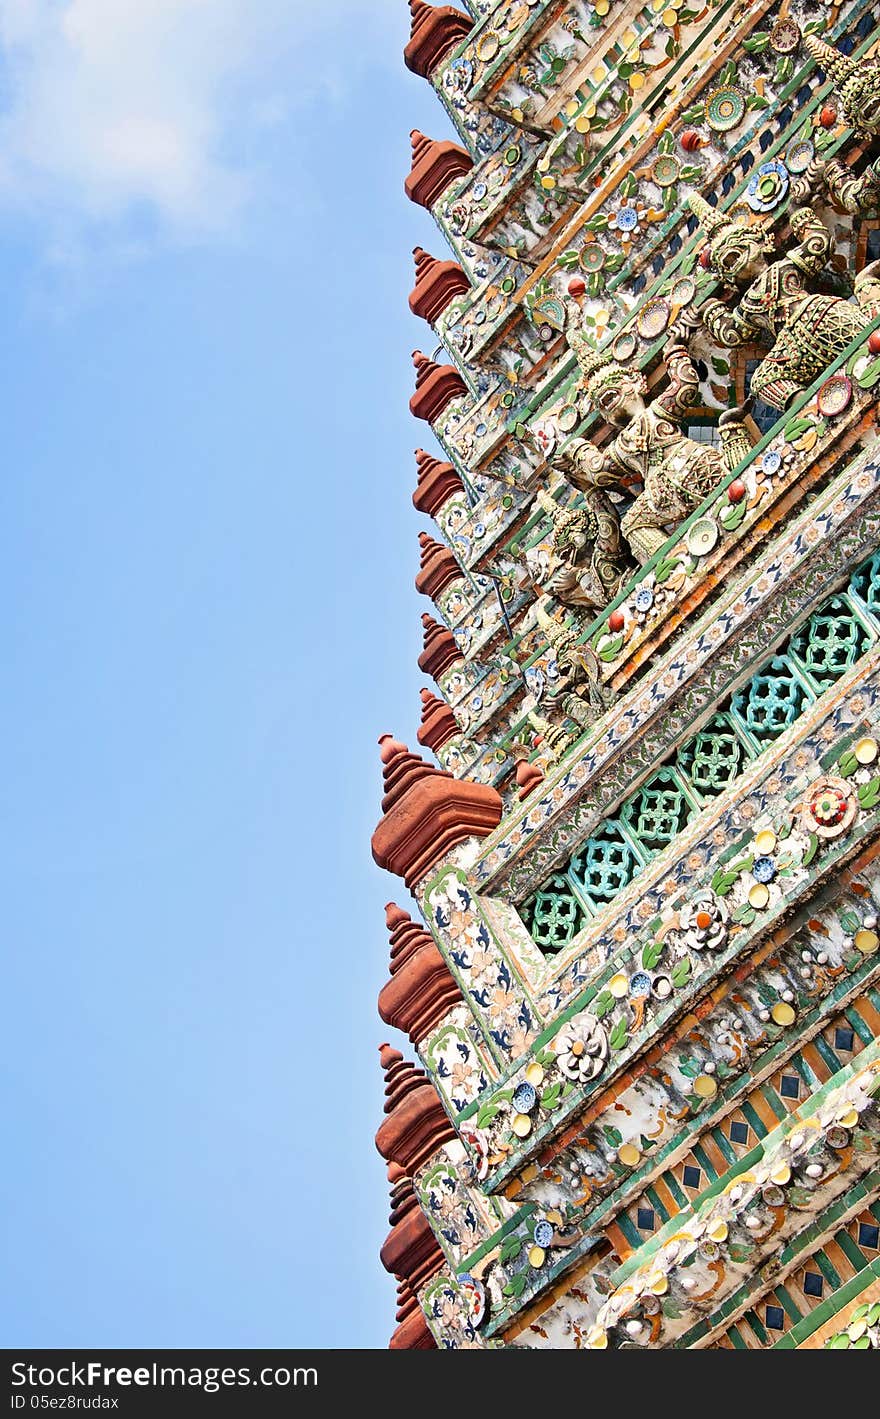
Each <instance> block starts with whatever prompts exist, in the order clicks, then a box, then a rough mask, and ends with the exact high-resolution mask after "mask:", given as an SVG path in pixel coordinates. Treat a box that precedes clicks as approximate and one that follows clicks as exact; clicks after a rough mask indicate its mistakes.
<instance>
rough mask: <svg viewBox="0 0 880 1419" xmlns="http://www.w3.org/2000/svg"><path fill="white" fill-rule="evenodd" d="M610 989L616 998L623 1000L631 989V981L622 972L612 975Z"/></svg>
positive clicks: (609, 983)
mask: <svg viewBox="0 0 880 1419" xmlns="http://www.w3.org/2000/svg"><path fill="white" fill-rule="evenodd" d="M608 989H609V990H610V991H611V994H612V995H613V996H614V999H615V1000H622V999H623V997H624V996H625V995H626V993H627V991H628V990H629V981H628V980H627V978H626V976H625V975H623V973H622V972H621V973H620V974H619V975H616V976H612V977H611V979H610V981H609V982H608Z"/></svg>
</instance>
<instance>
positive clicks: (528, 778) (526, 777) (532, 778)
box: [516, 759, 544, 803]
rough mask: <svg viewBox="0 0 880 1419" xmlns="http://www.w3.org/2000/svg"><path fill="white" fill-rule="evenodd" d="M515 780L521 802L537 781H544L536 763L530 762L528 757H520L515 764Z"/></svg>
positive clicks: (536, 784) (535, 785) (536, 785)
mask: <svg viewBox="0 0 880 1419" xmlns="http://www.w3.org/2000/svg"><path fill="white" fill-rule="evenodd" d="M516 781H517V783H518V784H519V799H520V802H521V803H522V802H523V800H524V799H526V798H528V796H529V794H530V793H531V792H532V790H533V789H535V788H537V787H538V784H539V783H543V782H544V775H543V773H542V772H541V770H540V769H539V768H538V765H537V764H530V763H529V761H528V759H520V761H519V763H518V764H517V766H516Z"/></svg>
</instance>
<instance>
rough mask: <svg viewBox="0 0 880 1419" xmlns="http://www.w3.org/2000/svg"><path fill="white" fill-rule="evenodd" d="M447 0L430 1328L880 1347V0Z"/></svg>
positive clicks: (411, 1283) (598, 1338)
mask: <svg viewBox="0 0 880 1419" xmlns="http://www.w3.org/2000/svg"><path fill="white" fill-rule="evenodd" d="M400 4H401V6H402V7H405V5H406V0H400ZM409 10H410V12H411V17H410V19H411V33H410V38H409V41H408V43H407V45H406V50H405V55H404V59H405V63H406V65H407V67H408V68H409V69H410V70H411V71H412V75H413V78H412V83H413V85H414V86H415V85H418V84H430V85H431V87H432V88H433V89H434V91H435V93H436V97H437V100H438V102H439V103H440V104H442V106H443V108H444V109H445V120H444V119H443V116H442V115H438V116H439V117H440V118H441V120H442V121H441V123H440V128H441V132H445V131H454V132H455V134H456V137H455V139H451V138H445V137H444V138H442V139H435V138H432V137H431V136H429V135H427V134H424V133H421V132H419V131H414V132H413V133H412V139H411V141H412V158H411V168H410V171H409V173H408V174H404V173H401V179H402V180H403V181H404V182H405V189H406V193H407V195H408V196H409V198H410V199H411V200H412V201H413V202H414V203H417V204H419V205H420V206H422V207H424V208H426V209H427V210H428V211H429V212H430V214H431V216H432V217H433V219H434V221H435V222H436V225H437V228H438V229H439V230H438V233H437V241H436V244H435V245H434V249H433V250H432V251H431V252H428V251H426V250H423V249H422V248H420V247H417V248H416V250H415V253H414V258H415V269H414V276H413V289H412V293H411V295H410V298H409V299H410V306H411V308H412V310H413V312H414V313H415V314H416V316H418V317H419V318H420V320H421V321H422V323H423V327H424V339H423V340H421V341H420V344H421V345H422V346H423V349H421V350H418V351H416V352H415V354H414V355H413V364H414V379H413V385H414V387H413V393H412V398H411V401H410V408H411V411H412V414H413V416H414V418H415V420H416V421H418V422H416V423H414V425H413V428H414V431H415V430H418V433H416V435H415V438H414V442H417V443H418V444H419V445H422V444H424V445H425V447H424V448H423V447H421V446H420V447H419V449H418V450H417V452H416V455H415V466H414V469H413V482H414V484H415V492H414V497H413V501H414V503H415V506H416V508H417V509H418V511H419V512H420V513H421V514H422V516H423V518H424V530H423V531H422V532H421V533H420V535H419V543H420V547H419V548H418V549H416V548H413V549H412V556H413V563H414V565H415V564H416V563H417V564H418V570H417V575H416V578H415V586H416V589H417V591H418V593H421V597H424V598H427V600H422V602H421V606H419V605H418V602H419V600H421V597H417V596H416V594H415V593H414V594H413V615H414V616H415V615H417V614H419V613H420V612H421V611H424V614H423V615H422V618H421V619H422V624H423V627H424V644H423V650H422V653H421V655H420V656H419V666H420V668H421V670H422V672H423V673H424V677H425V688H424V689H423V690H422V714H421V725H420V728H419V731H418V744H417V745H415V746H413V747H407V746H406V745H404V744H403V743H401V742H399V741H398V740H397V739H396V738H395V737H394V736H393V735H392V734H384V735H383V736H382V737H381V739H380V741H379V755H380V756H381V771H382V776H383V785H382V795H383V796H382V801H381V817H380V819H379V822H378V826H377V827H376V830H375V833H374V834H373V839H372V850H373V856H374V858H375V860H376V862H377V863H378V865H379V867H381V868H383V869H385V871H386V872H387V873H389V874H391V876H390V877H389V878H388V881H389V883H390V884H391V885H390V889H389V895H391V896H393V899H394V900H393V901H392V902H391V903H389V905H388V908H387V913H386V917H387V928H388V934H389V937H390V970H389V974H388V979H387V982H386V984H385V985H384V986H383V988H382V991H381V994H380V996H379V1014H380V1016H381V1018H382V1021H383V1022H384V1024H383V1025H382V1026H381V1030H382V1034H380V1035H379V1036H378V1038H380V1039H381V1038H383V1037H384V1038H387V1039H388V1040H389V1041H390V1043H387V1044H383V1045H382V1046H381V1049H380V1064H381V1068H382V1070H383V1071H384V1076H385V1113H384V1117H382V1118H381V1120H380V1121H379V1122H380V1126H379V1129H378V1132H377V1135H376V1144H377V1147H378V1150H379V1153H380V1154H381V1155H382V1158H383V1159H384V1160H385V1163H386V1164H387V1173H388V1183H389V1186H390V1190H391V1223H390V1230H389V1233H388V1236H387V1239H386V1241H385V1243H384V1246H383V1247H382V1252H381V1260H382V1263H383V1265H384V1266H385V1267H386V1269H387V1270H388V1271H389V1272H390V1273H392V1275H393V1276H394V1278H395V1279H396V1282H397V1288H398V1289H397V1307H398V1308H397V1317H396V1321H395V1319H394V1317H393V1315H392V1314H390V1313H389V1317H388V1330H389V1334H390V1335H391V1341H390V1344H391V1347H392V1348H393V1349H433V1348H438V1349H447V1350H456V1349H505V1348H509V1347H513V1348H526V1349H547V1348H551V1349H568V1348H571V1349H585V1350H590V1349H592V1350H604V1349H633V1348H636V1349H639V1348H655V1349H664V1348H666V1349H716V1350H717V1349H723V1350H761V1349H769V1348H775V1349H800V1348H803V1349H814V1348H833V1349H849V1348H853V1349H870V1348H875V1349H876V1348H880V1166H878V1160H880V1146H878V1145H880V926H878V914H880V857H878V843H880V678H878V666H880V437H878V435H880V429H878V420H880V10H878V6H877V3H876V0H843V3H839V4H838V3H833V0H832V3H829V4H825V3H816V0H647V3H643V0H460V3H459V5H458V6H452V5H443V4H428V3H425V0H409ZM450 122H451V125H452V127H451V129H450ZM398 550H399V554H400V555H401V556H405V555H406V549H405V548H400V549H398ZM392 878H393V879H394V880H393V882H392ZM367 1008H369V1006H368V1004H367V1002H365V1009H367ZM377 1173H378V1170H377ZM380 1185H381V1184H380V1180H379V1177H378V1176H377V1178H376V1186H377V1188H378V1187H379V1186H380ZM392 1332H393V1333H392Z"/></svg>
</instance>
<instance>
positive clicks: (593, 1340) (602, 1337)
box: [587, 1325, 608, 1350]
mask: <svg viewBox="0 0 880 1419" xmlns="http://www.w3.org/2000/svg"><path fill="white" fill-rule="evenodd" d="M587 1344H588V1345H589V1347H590V1349H591V1350H607V1349H608V1335H607V1333H606V1332H605V1331H604V1330H603V1329H602V1326H601V1325H596V1326H594V1327H593V1329H592V1330H591V1331H590V1333H589V1335H588V1336H587Z"/></svg>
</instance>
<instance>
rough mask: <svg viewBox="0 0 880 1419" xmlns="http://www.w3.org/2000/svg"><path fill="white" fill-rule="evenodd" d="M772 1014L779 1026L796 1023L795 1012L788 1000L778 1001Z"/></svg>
mask: <svg viewBox="0 0 880 1419" xmlns="http://www.w3.org/2000/svg"><path fill="white" fill-rule="evenodd" d="M770 1014H771V1015H772V1017H773V1019H774V1020H775V1021H776V1024H777V1025H791V1024H792V1023H793V1021H794V1011H793V1010H792V1008H791V1006H790V1005H789V1004H788V1002H787V1001H786V1000H777V1002H776V1004H775V1005H774V1006H773V1009H772V1010H771V1011H770Z"/></svg>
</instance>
